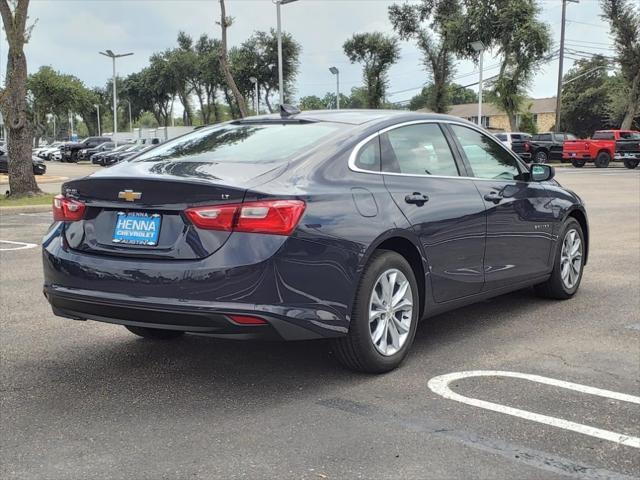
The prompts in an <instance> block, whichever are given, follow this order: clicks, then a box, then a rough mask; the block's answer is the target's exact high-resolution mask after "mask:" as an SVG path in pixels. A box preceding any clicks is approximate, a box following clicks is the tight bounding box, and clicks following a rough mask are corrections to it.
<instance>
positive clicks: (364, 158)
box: [355, 136, 380, 172]
mask: <svg viewBox="0 0 640 480" xmlns="http://www.w3.org/2000/svg"><path fill="white" fill-rule="evenodd" d="M355 164H356V167H358V168H359V169H361V170H369V171H371V172H379V171H380V139H379V138H378V136H376V137H375V138H373V139H371V140H369V141H368V142H367V143H366V144H365V145H364V146H363V147H362V148H361V149H360V151H359V152H358V156H357V157H356V162H355Z"/></svg>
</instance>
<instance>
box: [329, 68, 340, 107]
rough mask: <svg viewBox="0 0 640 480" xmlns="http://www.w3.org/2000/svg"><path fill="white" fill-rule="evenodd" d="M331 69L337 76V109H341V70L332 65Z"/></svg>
mask: <svg viewBox="0 0 640 480" xmlns="http://www.w3.org/2000/svg"><path fill="white" fill-rule="evenodd" d="M329 71H330V72H331V73H332V74H334V75H335V76H336V110H340V70H338V69H337V68H336V67H330V68H329Z"/></svg>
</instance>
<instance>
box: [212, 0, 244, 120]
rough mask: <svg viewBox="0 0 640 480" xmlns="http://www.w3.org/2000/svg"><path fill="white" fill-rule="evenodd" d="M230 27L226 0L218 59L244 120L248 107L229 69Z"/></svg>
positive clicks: (222, 7) (221, 3)
mask: <svg viewBox="0 0 640 480" xmlns="http://www.w3.org/2000/svg"><path fill="white" fill-rule="evenodd" d="M230 25H231V19H230V18H228V17H227V14H226V10H225V6H224V0H220V28H221V29H222V48H220V55H219V57H218V58H219V61H220V68H221V69H222V71H223V72H224V77H225V79H226V81H227V84H228V85H229V88H230V89H231V92H232V93H233V96H234V97H235V99H236V104H237V105H238V109H239V110H240V117H242V118H244V117H246V116H247V105H246V104H245V102H244V97H243V96H242V94H241V93H240V90H238V86H237V85H236V82H235V80H234V79H233V75H231V69H230V68H229V62H228V59H227V28H228V27H229V26H230Z"/></svg>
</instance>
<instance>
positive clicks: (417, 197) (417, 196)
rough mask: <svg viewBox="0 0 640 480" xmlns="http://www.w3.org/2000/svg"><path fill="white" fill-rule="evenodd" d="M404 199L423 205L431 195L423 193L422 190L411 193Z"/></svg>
mask: <svg viewBox="0 0 640 480" xmlns="http://www.w3.org/2000/svg"><path fill="white" fill-rule="evenodd" d="M404 201H405V202H407V203H413V204H415V205H418V206H419V207H421V206H422V205H424V204H425V203H426V202H428V201H429V197H428V196H426V195H423V194H421V193H420V192H413V193H412V194H411V195H407V196H406V197H404Z"/></svg>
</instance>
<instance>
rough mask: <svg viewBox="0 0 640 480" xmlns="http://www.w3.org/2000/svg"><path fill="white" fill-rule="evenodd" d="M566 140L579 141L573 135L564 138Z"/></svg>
mask: <svg viewBox="0 0 640 480" xmlns="http://www.w3.org/2000/svg"><path fill="white" fill-rule="evenodd" d="M564 139H565V140H577V137H576V136H575V135H574V134H573V133H567V134H565V136H564Z"/></svg>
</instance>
